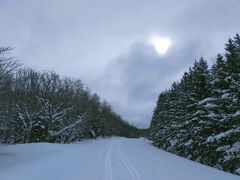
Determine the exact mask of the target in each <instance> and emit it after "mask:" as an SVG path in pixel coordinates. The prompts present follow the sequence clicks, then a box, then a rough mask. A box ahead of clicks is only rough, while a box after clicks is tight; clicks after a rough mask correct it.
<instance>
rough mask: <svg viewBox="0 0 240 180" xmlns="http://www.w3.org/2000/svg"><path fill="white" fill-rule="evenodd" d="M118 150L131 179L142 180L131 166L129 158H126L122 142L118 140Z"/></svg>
mask: <svg viewBox="0 0 240 180" xmlns="http://www.w3.org/2000/svg"><path fill="white" fill-rule="evenodd" d="M118 152H119V154H120V157H121V160H122V161H123V163H124V165H125V167H126V168H127V170H128V171H129V173H130V174H131V176H132V178H133V180H134V179H135V180H142V179H141V177H140V175H139V173H138V171H137V170H136V169H135V168H134V167H133V165H132V163H131V162H130V161H129V159H128V158H127V156H126V154H125V152H124V150H123V148H122V142H121V141H119V143H118Z"/></svg>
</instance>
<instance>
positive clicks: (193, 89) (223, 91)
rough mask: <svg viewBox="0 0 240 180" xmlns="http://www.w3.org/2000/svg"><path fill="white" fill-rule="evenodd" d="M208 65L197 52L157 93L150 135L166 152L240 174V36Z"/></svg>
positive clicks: (230, 42)
mask: <svg viewBox="0 0 240 180" xmlns="http://www.w3.org/2000/svg"><path fill="white" fill-rule="evenodd" d="M225 50H226V53H225V55H224V56H222V55H220V54H219V55H218V56H217V58H216V62H215V63H214V64H213V66H212V67H211V68H210V69H209V68H208V65H207V62H206V61H205V60H204V59H203V58H200V60H198V61H195V63H194V65H193V67H191V68H189V71H188V72H185V73H184V75H183V76H182V78H181V80H180V81H179V82H175V83H173V84H172V87H171V89H169V90H166V91H164V92H162V93H161V94H160V95H159V98H158V101H157V106H156V108H155V110H154V114H153V118H152V122H151V127H150V138H151V139H152V140H153V143H154V144H155V145H156V146H158V147H160V148H162V149H164V150H167V151H169V152H172V153H175V154H177V155H180V156H183V157H187V158H188V159H191V160H195V161H198V162H200V163H203V164H207V165H210V166H212V167H216V168H219V169H222V170H225V171H228V172H232V173H235V174H239V175H240V37H239V35H236V36H235V37H234V38H233V39H229V41H228V42H227V44H226V48H225Z"/></svg>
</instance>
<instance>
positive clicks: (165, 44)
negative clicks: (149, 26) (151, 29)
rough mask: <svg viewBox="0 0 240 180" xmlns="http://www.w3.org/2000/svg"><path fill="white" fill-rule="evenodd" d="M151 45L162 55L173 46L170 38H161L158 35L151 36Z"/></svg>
mask: <svg viewBox="0 0 240 180" xmlns="http://www.w3.org/2000/svg"><path fill="white" fill-rule="evenodd" d="M149 43H150V44H152V45H153V46H154V48H155V51H157V53H159V54H161V55H162V54H165V53H166V52H167V51H168V49H169V47H170V46H171V45H172V41H171V40H170V38H169V37H161V36H158V35H152V36H150V38H149Z"/></svg>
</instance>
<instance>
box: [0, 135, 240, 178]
mask: <svg viewBox="0 0 240 180" xmlns="http://www.w3.org/2000/svg"><path fill="white" fill-rule="evenodd" d="M239 179H240V177H239V176H236V175H233V174H229V173H226V172H223V171H219V170H217V169H214V168H210V167H208V166H204V165H201V164H198V163H196V162H193V161H189V160H186V159H184V158H181V157H178V156H175V155H173V154H170V153H167V152H164V151H162V150H159V149H157V148H155V147H154V146H152V145H151V144H150V143H149V142H148V141H145V140H144V139H126V138H110V139H99V140H88V141H82V142H80V143H77V144H67V145H64V144H50V143H35V144H24V145H1V146H0V180H239Z"/></svg>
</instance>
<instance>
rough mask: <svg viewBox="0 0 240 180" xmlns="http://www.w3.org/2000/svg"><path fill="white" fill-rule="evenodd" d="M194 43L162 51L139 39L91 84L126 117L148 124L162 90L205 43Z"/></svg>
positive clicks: (187, 65) (176, 77)
mask: <svg viewBox="0 0 240 180" xmlns="http://www.w3.org/2000/svg"><path fill="white" fill-rule="evenodd" d="M190 44H191V52H189V50H188V48H189V46H181V47H178V46H173V47H172V48H171V49H170V52H169V53H167V54H165V55H159V54H158V53H157V52H156V51H155V50H154V47H153V46H150V45H147V44H144V43H136V44H134V45H133V46H132V47H131V48H130V49H129V50H128V52H125V53H123V54H121V55H119V56H118V57H116V58H114V59H112V60H111V63H109V64H108V66H107V67H106V69H105V71H104V73H103V75H102V76H101V77H100V78H98V79H97V80H96V81H94V82H93V83H92V85H91V86H92V87H93V88H94V89H96V90H97V91H98V92H99V93H100V94H101V95H102V97H105V98H107V99H109V100H110V102H111V103H112V105H113V106H114V108H115V109H116V110H117V111H118V112H119V113H120V114H122V116H123V117H124V118H126V119H128V120H129V121H130V122H132V123H134V124H138V125H139V126H141V127H147V126H148V125H149V123H150V119H151V115H152V111H153V109H154V106H155V103H156V100H157V97H158V95H159V92H161V91H163V90H165V89H166V88H170V86H171V83H172V82H173V81H174V80H178V79H179V78H180V75H181V74H182V73H183V71H185V70H187V69H188V67H189V64H192V63H193V61H194V59H195V57H197V53H196V52H197V49H198V47H199V46H202V44H199V43H197V44H194V43H190ZM199 58H200V57H199Z"/></svg>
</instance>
